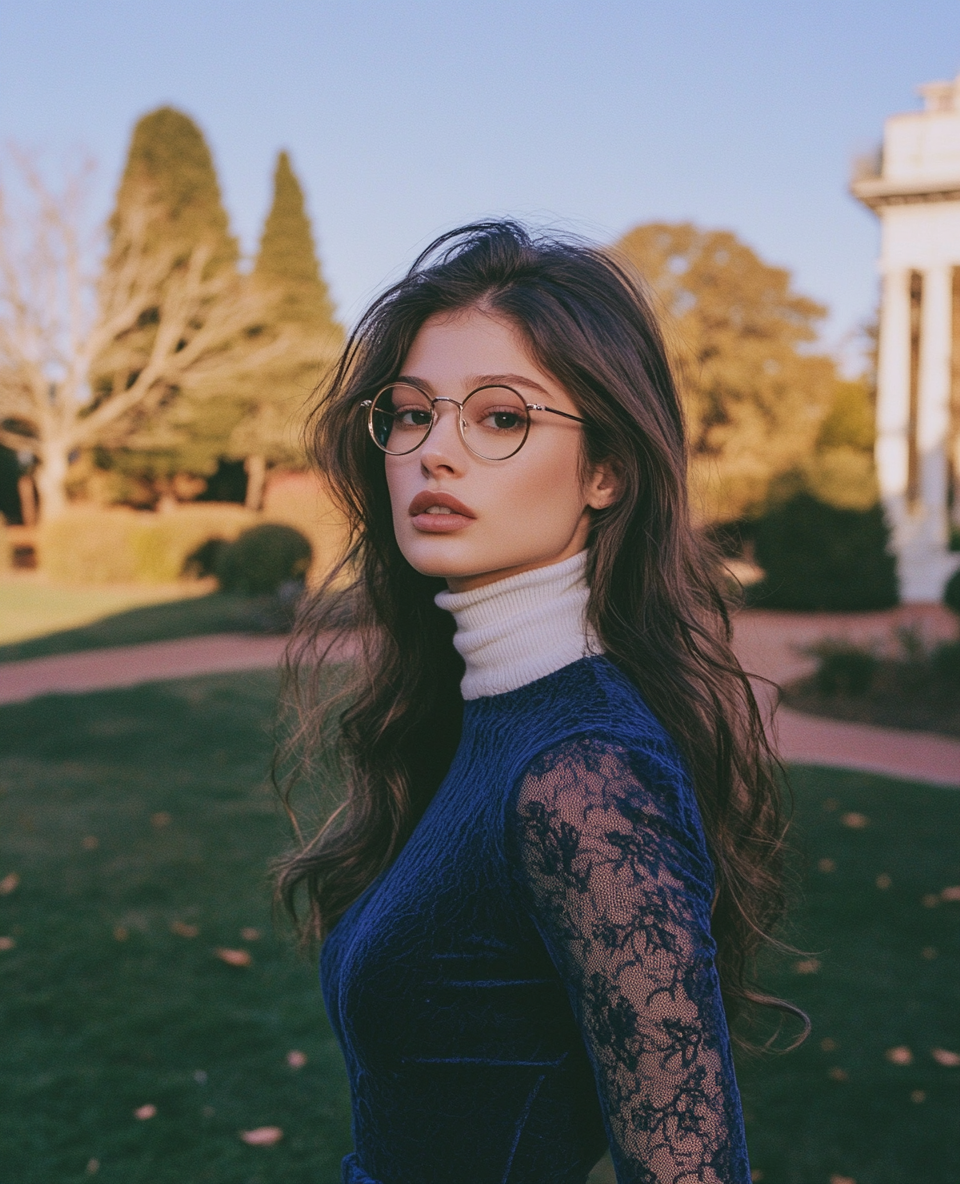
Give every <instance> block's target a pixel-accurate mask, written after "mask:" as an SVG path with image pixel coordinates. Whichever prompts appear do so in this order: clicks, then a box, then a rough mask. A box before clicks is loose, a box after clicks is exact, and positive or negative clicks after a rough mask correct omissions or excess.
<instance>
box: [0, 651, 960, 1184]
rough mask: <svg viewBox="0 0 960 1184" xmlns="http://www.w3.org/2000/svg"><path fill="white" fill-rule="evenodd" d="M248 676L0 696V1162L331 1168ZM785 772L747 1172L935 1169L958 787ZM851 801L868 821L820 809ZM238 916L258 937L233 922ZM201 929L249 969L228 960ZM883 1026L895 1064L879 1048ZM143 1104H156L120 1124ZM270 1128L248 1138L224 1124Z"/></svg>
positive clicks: (199, 1171) (952, 979) (194, 1172)
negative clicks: (900, 1051) (275, 1131)
mask: <svg viewBox="0 0 960 1184" xmlns="http://www.w3.org/2000/svg"><path fill="white" fill-rule="evenodd" d="M275 691H276V687H275V681H274V678H273V676H272V675H268V674H266V673H264V674H260V673H256V674H244V675H230V676H222V677H212V678H202V679H192V680H184V681H182V682H171V683H165V684H155V685H148V686H143V687H138V688H135V689H133V690H123V691H111V692H102V693H98V694H91V695H84V696H51V697H48V698H44V699H38V700H35V701H33V702H30V703H25V704H13V705H8V706H6V707H4V708H2V709H0V752H2V753H3V757H2V759H0V880H2V878H3V877H4V876H7V875H8V874H9V873H11V872H16V873H17V874H18V875H19V876H20V883H19V885H18V886H17V887H16V889H15V890H13V891H11V892H9V893H8V894H7V895H4V896H0V935H5V936H9V937H10V938H12V939H13V940H14V942H15V946H14V948H12V949H8V950H5V951H2V952H0V1024H2V1029H0V1030H2V1031H3V1033H4V1054H3V1057H2V1058H0V1142H2V1145H3V1147H4V1149H5V1151H4V1170H3V1175H4V1178H5V1179H10V1180H12V1181H13V1180H15V1181H16V1182H17V1184H71V1182H77V1184H79V1182H80V1181H88V1180H90V1179H91V1178H92V1177H94V1178H95V1179H96V1180H97V1181H98V1182H99V1181H104V1182H111V1184H182V1182H183V1181H189V1182H190V1184H201V1182H202V1184H281V1182H282V1184H308V1182H309V1184H335V1182H336V1181H338V1179H339V1169H338V1162H339V1159H340V1157H341V1156H342V1155H343V1154H344V1153H345V1152H346V1150H348V1149H349V1142H350V1137H349V1114H348V1099H347V1091H346V1083H345V1076H344V1071H343V1067H342V1064H341V1061H340V1057H339V1053H338V1051H337V1049H336V1046H335V1043H334V1041H333V1039H332V1037H331V1034H330V1031H329V1028H328V1026H327V1022H326V1019H325V1018H324V1015H323V1008H322V1003H321V999H320V993H319V987H318V984H317V981H316V968H315V965H314V964H313V963H312V962H310V963H304V962H303V961H301V960H298V959H297V958H296V957H295V956H294V955H293V954H292V952H291V951H290V949H289V947H288V946H287V945H286V944H285V943H284V941H282V940H280V939H278V938H277V937H275V936H273V935H272V930H271V923H270V917H269V908H268V892H267V887H266V882H265V868H266V865H267V863H268V861H269V859H270V857H271V855H273V854H274V853H275V852H277V851H278V850H279V849H280V847H281V846H282V844H283V842H284V841H285V826H284V824H283V823H282V822H281V820H280V818H279V817H278V815H277V812H276V810H275V808H274V806H273V803H272V799H271V796H270V793H269V792H268V791H267V789H266V788H265V787H264V785H263V771H264V768H265V766H266V762H267V759H268V756H269V750H270V738H269V735H268V724H269V720H270V716H271V710H272V702H273V697H274V695H275ZM794 780H795V788H796V797H797V816H798V830H799V832H800V836H801V839H802V845H803V850H804V852H805V854H804V864H805V866H804V878H803V899H802V902H801V904H800V905H799V907H798V909H797V911H796V918H797V926H798V933H797V935H796V940H797V941H798V942H799V943H802V944H803V945H804V946H805V947H806V948H808V949H811V950H813V951H814V953H813V957H814V958H816V959H817V960H818V961H819V963H820V966H819V968H818V969H817V970H816V972H815V973H805V974H801V973H797V972H796V971H795V969H794V968H793V964H792V963H791V965H790V966H788V967H787V968H786V969H785V970H783V971H782V972H781V973H780V974H779V975H776V976H775V977H774V979H773V983H772V985H773V986H775V988H776V989H778V990H779V991H780V992H781V993H783V994H785V995H787V996H788V997H790V998H792V999H794V1000H796V1001H797V1002H798V1003H800V1004H801V1005H802V1006H803V1007H805V1008H806V1009H807V1010H808V1011H809V1013H810V1015H811V1017H812V1019H813V1023H814V1034H813V1036H812V1038H811V1040H810V1041H808V1043H807V1044H806V1045H805V1046H804V1047H803V1048H801V1049H800V1050H799V1051H797V1052H795V1053H792V1054H790V1055H789V1056H784V1057H776V1058H769V1057H767V1058H761V1059H758V1060H752V1061H751V1060H743V1061H742V1063H741V1068H740V1077H741V1086H742V1090H743V1096H744V1101H745V1108H746V1113H747V1117H748V1128H747V1129H748V1136H749V1139H750V1144H751V1152H752V1157H753V1162H754V1165H755V1168H756V1170H757V1171H758V1172H759V1173H762V1175H761V1176H759V1177H758V1179H762V1181H763V1184H829V1181H830V1179H831V1176H838V1177H845V1178H848V1179H852V1180H855V1181H856V1184H948V1182H949V1181H952V1180H955V1179H957V1178H960V1162H958V1148H960V1140H957V1139H956V1138H955V1135H956V1131H955V1130H952V1129H951V1127H952V1126H953V1124H954V1121H955V1115H956V1113H957V1107H956V1101H957V1081H958V1079H960V1069H950V1068H945V1067H942V1066H941V1065H938V1064H937V1063H936V1062H935V1061H934V1060H933V1059H932V1058H931V1056H930V1049H931V1048H946V1049H952V1050H957V1049H958V1048H960V1035H958V1032H957V1028H956V1020H955V1018H954V1017H955V1015H956V1008H955V984H956V982H957V977H958V975H957V971H958V960H960V959H958V949H957V937H956V930H957V926H956V919H957V918H956V914H957V912H958V911H960V905H957V904H952V903H946V902H943V901H942V900H941V898H940V897H939V895H938V894H939V893H940V892H941V890H942V889H943V888H944V887H945V886H947V885H950V884H956V883H960V867H958V864H957V855H956V852H957V850H958V843H957V830H958V823H960V794H957V793H956V792H955V791H950V790H938V789H933V788H929V787H923V786H919V785H913V784H908V783H903V782H895V781H890V780H886V779H884V778H879V777H872V776H866V775H858V774H855V773H849V772H834V771H824V770H812V769H801V770H797V771H796V772H795V775H794ZM851 813H855V814H862V815H864V816H865V817H866V818H867V819H868V824H867V825H866V826H861V827H851V826H849V825H846V824H845V823H844V818H845V816H846V817H847V822H849V821H850V819H849V817H848V816H849V815H850V814H851ZM857 821H860V820H859V819H857ZM91 839H95V840H96V841H97V842H96V845H95V846H94V844H93V843H91V842H90V841H89V840H91ZM85 840H87V841H86V843H85ZM821 860H830V861H832V867H833V870H830V871H820V870H818V869H819V867H820V866H824V867H830V866H831V864H824V865H821V864H820V861H821ZM880 875H886V876H889V877H890V886H889V887H887V888H878V887H877V877H878V876H880ZM885 882H886V881H881V883H885ZM924 898H929V899H927V903H926V904H924ZM934 900H935V901H936V902H937V903H936V904H934V905H931V901H934ZM173 924H179V926H180V927H181V933H183V932H184V930H183V928H182V927H183V926H184V925H187V926H196V927H197V929H198V930H199V932H198V933H197V935H196V936H194V937H186V936H180V935H178V934H177V933H175V932H172V931H171V928H170V927H171V925H173ZM251 926H252V927H255V928H256V929H258V930H260V931H261V933H262V935H263V936H262V937H261V938H260V939H259V940H249V935H248V938H244V937H243V936H242V932H241V931H242V930H243V929H245V928H247V927H251ZM186 932H190V930H186ZM218 947H227V948H231V949H246V950H247V951H248V952H249V953H250V954H251V956H252V964H251V965H250V966H248V967H235V966H230V965H227V964H225V963H224V962H222V961H220V960H219V959H218V958H217V957H216V956H215V953H214V951H215V949H217V948H218ZM924 951H926V953H924ZM931 951H935V954H936V956H930V954H931ZM802 960H803V961H809V959H802ZM794 961H796V960H794ZM807 969H808V970H809V969H810V968H809V967H807ZM825 1040H827V1041H832V1042H834V1043H833V1046H831V1045H829V1044H828V1045H827V1047H826V1048H824V1046H823V1041H825ZM898 1046H906V1047H909V1048H910V1049H911V1050H912V1055H913V1061H912V1063H911V1064H909V1065H895V1064H892V1063H890V1061H888V1060H887V1059H885V1055H884V1054H885V1052H886V1050H888V1049H890V1048H893V1047H898ZM291 1049H298V1050H302V1051H303V1052H304V1053H306V1055H307V1058H308V1060H307V1064H306V1066H305V1067H303V1068H302V1069H299V1070H294V1069H291V1068H290V1067H289V1066H288V1065H287V1063H286V1060H285V1057H286V1054H287V1052H288V1051H290V1050H291ZM837 1070H839V1071H840V1072H839V1073H838V1072H837ZM831 1073H832V1076H831ZM198 1074H199V1076H198ZM838 1077H839V1078H840V1079H839V1080H838V1079H837V1078H838ZM917 1091H921V1092H922V1094H923V1100H922V1101H913V1100H912V1097H916V1096H918V1093H917ZM147 1103H150V1104H152V1105H155V1106H156V1107H157V1113H156V1116H155V1117H153V1118H150V1119H148V1120H145V1121H138V1120H137V1119H136V1118H135V1117H134V1115H133V1112H134V1110H135V1109H136V1108H138V1107H140V1106H143V1105H144V1104H147ZM274 1124H275V1125H277V1126H280V1127H282V1128H283V1131H284V1138H283V1139H282V1141H281V1142H280V1143H278V1144H277V1145H275V1146H273V1147H250V1146H247V1145H245V1144H244V1143H243V1142H241V1140H240V1139H239V1137H238V1132H239V1131H241V1130H248V1129H251V1128H254V1127H258V1126H264V1125H274ZM94 1163H95V1164H96V1165H97V1166H96V1170H95V1171H94V1167H93V1166H92V1165H93V1164H94ZM465 1184H466V1182H465Z"/></svg>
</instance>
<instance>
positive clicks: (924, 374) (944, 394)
mask: <svg viewBox="0 0 960 1184" xmlns="http://www.w3.org/2000/svg"><path fill="white" fill-rule="evenodd" d="M951 312H952V309H951V269H950V268H949V267H947V266H939V267H931V268H928V269H927V270H926V271H925V272H924V275H923V321H922V324H921V329H920V343H921V344H920V350H921V352H920V390H919V396H920V397H919V400H918V402H919V407H918V412H919V414H918V417H917V448H918V451H919V454H920V499H921V501H922V503H923V512H924V514H925V516H927V517H928V518H929V522H928V526H927V530H926V532H925V533H926V534H927V538H928V539H929V541H930V543H931V544H933V545H935V546H936V545H939V546H940V547H946V543H947V432H948V430H949V424H950V330H951V325H950V320H951Z"/></svg>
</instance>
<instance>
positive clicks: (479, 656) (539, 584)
mask: <svg viewBox="0 0 960 1184" xmlns="http://www.w3.org/2000/svg"><path fill="white" fill-rule="evenodd" d="M586 566H587V552H586V551H581V552H580V553H579V554H578V555H574V556H572V557H571V558H570V559H564V560H562V561H561V562H560V563H551V564H549V565H548V566H547V567H538V568H534V569H533V570H532V571H525V572H521V573H520V574H519V575H515V576H508V577H507V578H506V579H504V580H497V581H495V582H494V583H492V584H484V585H482V586H481V587H479V588H473V589H471V590H470V591H469V592H441V593H439V594H438V596H437V597H436V602H437V604H438V605H439V607H440V608H442V609H446V610H447V611H448V612H451V613H453V615H454V617H455V618H456V622H457V632H456V635H455V636H454V639H453V644H454V645H455V646H456V647H457V650H458V651H459V653H460V654H461V656H462V657H463V660H464V662H465V663H466V667H467V669H466V673H465V675H464V677H463V682H462V683H461V684H460V685H461V690H462V692H463V697H464V699H479V698H482V697H483V696H486V695H501V694H503V693H504V692H506V691H514V690H516V689H517V688H518V687H522V686H525V685H526V684H527V683H528V682H533V681H534V680H535V679H538V678H545V677H546V676H547V675H548V674H553V672H554V671H555V670H560V669H561V668H562V667H564V666H569V665H570V663H571V662H577V661H579V660H580V658H584V657H586V656H587V655H588V654H598V653H600V652H601V651H600V644H599V640H598V638H597V636H596V634H595V633H594V632H593V630H592V629H590V627H589V626H588V625H587V622H586V608H587V600H588V598H589V595H590V590H589V588H588V587H587V581H586V578H585V572H586Z"/></svg>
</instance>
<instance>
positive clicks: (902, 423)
mask: <svg viewBox="0 0 960 1184" xmlns="http://www.w3.org/2000/svg"><path fill="white" fill-rule="evenodd" d="M909 282H910V278H909V272H908V271H906V270H904V269H901V268H897V269H895V270H891V271H888V272H887V273H886V274H885V275H884V277H883V291H882V295H881V301H880V352H879V356H878V358H877V443H876V458H877V479H878V480H879V482H880V492H881V495H882V496H883V500H884V502H885V503H886V506H887V512H888V514H889V515H890V517H891V526H895V525H896V523H897V522H899V520H900V518H901V516H902V515H903V513H904V509H905V505H904V499H905V496H906V491H907V455H908V443H907V432H908V431H909V425H910V295H909Z"/></svg>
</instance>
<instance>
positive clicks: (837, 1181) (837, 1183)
mask: <svg viewBox="0 0 960 1184" xmlns="http://www.w3.org/2000/svg"><path fill="white" fill-rule="evenodd" d="M830 1184H857V1182H856V1180H854V1178H853V1176H838V1175H837V1174H836V1172H834V1174H833V1175H832V1176H831V1177H830Z"/></svg>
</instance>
